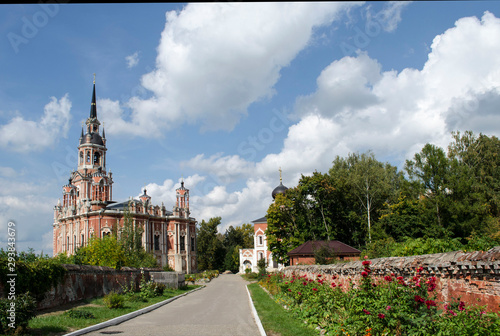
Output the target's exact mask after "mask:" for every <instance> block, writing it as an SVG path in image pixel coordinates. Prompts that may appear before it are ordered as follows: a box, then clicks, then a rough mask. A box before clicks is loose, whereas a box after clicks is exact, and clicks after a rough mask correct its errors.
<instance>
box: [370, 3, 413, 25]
mask: <svg viewBox="0 0 500 336" xmlns="http://www.w3.org/2000/svg"><path fill="white" fill-rule="evenodd" d="M410 3H411V1H389V2H387V3H386V4H385V5H384V8H383V9H382V10H381V11H379V12H378V13H376V14H375V15H373V17H372V14H371V12H370V10H369V8H370V7H368V10H367V19H368V21H369V22H370V21H376V22H378V23H379V24H381V25H382V29H383V30H385V31H386V32H393V31H395V30H396V28H397V27H398V24H399V23H400V22H401V12H402V11H403V9H404V8H405V7H406V6H408V5H409V4H410Z"/></svg>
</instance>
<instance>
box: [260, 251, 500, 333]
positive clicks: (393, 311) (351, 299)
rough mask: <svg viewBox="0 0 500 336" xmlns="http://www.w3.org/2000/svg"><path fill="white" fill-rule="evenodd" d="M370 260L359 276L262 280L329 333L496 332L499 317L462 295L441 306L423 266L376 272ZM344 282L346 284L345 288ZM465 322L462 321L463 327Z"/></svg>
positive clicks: (291, 308)
mask: <svg viewBox="0 0 500 336" xmlns="http://www.w3.org/2000/svg"><path fill="white" fill-rule="evenodd" d="M370 264H371V262H370V261H368V260H365V261H363V267H364V269H363V271H362V272H361V277H360V280H359V281H352V280H350V282H349V283H348V285H347V287H346V286H345V284H344V286H342V282H340V281H336V277H335V276H333V278H332V279H331V280H326V279H325V278H324V277H323V276H322V275H321V274H318V275H316V276H314V275H313V276H312V277H311V278H308V277H307V276H305V275H304V276H302V277H295V276H293V277H286V276H285V275H284V274H281V273H277V274H273V275H271V274H270V275H268V277H266V278H265V279H263V280H261V282H260V284H261V285H262V286H263V287H265V288H266V289H267V290H268V291H269V293H271V294H272V295H273V296H274V299H275V301H276V302H278V303H280V304H281V305H283V306H286V307H288V310H289V311H290V312H291V313H292V314H293V315H294V316H296V317H297V318H298V319H299V320H301V321H304V322H306V323H307V324H308V325H309V326H310V327H311V328H318V327H319V328H321V329H323V330H324V332H325V333H326V334H331V335H471V336H472V335H481V336H482V335H484V336H487V335H497V334H499V332H500V317H499V316H498V314H495V313H486V312H485V311H484V308H482V307H473V306H470V307H466V306H465V304H464V303H463V302H460V301H459V300H458V301H457V302H456V304H452V305H450V306H447V307H446V308H445V311H444V313H443V312H442V311H440V310H438V308H437V307H438V306H439V303H438V302H437V301H436V298H435V289H436V280H437V279H436V278H435V277H426V276H425V275H424V274H423V273H422V272H423V268H422V267H419V268H418V269H416V271H415V273H414V275H413V276H412V277H409V278H408V279H405V278H403V277H401V276H396V275H394V274H387V275H386V276H384V277H383V278H378V279H375V278H373V277H372V275H371V273H372V271H371V269H370ZM343 287H346V288H343ZM460 326H462V327H460Z"/></svg>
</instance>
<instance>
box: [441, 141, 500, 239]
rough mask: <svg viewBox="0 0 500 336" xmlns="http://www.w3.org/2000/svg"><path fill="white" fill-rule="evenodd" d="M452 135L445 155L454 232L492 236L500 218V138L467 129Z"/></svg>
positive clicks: (462, 234) (496, 230)
mask: <svg viewBox="0 0 500 336" xmlns="http://www.w3.org/2000/svg"><path fill="white" fill-rule="evenodd" d="M452 135H453V139H454V141H453V142H452V143H450V145H449V146H448V157H449V159H450V160H451V174H450V183H449V184H450V186H449V188H450V189H451V191H452V193H451V195H450V197H451V199H452V208H451V213H452V214H453V219H454V222H455V225H454V227H453V229H454V232H455V233H456V234H457V235H461V236H469V235H470V234H472V232H474V231H475V232H476V233H485V234H488V235H493V236H494V235H495V234H496V233H498V218H499V217H500V193H499V190H500V141H499V139H498V138H497V137H495V136H492V137H488V136H486V135H483V134H480V135H479V136H477V137H476V136H475V135H474V134H473V133H472V132H470V131H466V132H465V133H464V134H463V135H461V134H460V133H459V132H456V133H452ZM495 218H496V220H495Z"/></svg>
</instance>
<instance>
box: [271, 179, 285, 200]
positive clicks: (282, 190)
mask: <svg viewBox="0 0 500 336" xmlns="http://www.w3.org/2000/svg"><path fill="white" fill-rule="evenodd" d="M287 190H288V188H287V187H285V186H284V185H283V183H282V182H280V185H279V186H277V187H276V188H274V190H273V193H272V196H273V199H275V198H276V195H278V194H282V195H284V194H285V192H286V191H287Z"/></svg>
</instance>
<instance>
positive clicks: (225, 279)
mask: <svg viewBox="0 0 500 336" xmlns="http://www.w3.org/2000/svg"><path fill="white" fill-rule="evenodd" d="M246 285H247V282H246V281H245V280H243V279H242V278H241V276H239V275H236V274H224V275H220V276H219V277H218V278H216V279H213V280H212V281H211V282H210V283H208V284H207V287H206V288H203V289H201V290H199V291H196V292H194V293H190V294H188V295H186V296H183V297H181V298H179V299H177V300H175V301H173V302H170V303H168V304H166V305H164V306H162V307H160V308H158V309H155V310H153V311H151V312H149V313H146V314H143V315H140V316H138V317H136V318H133V319H131V320H129V321H126V322H123V323H121V324H119V325H116V326H111V327H107V328H104V329H101V330H98V331H94V332H91V333H88V334H86V335H95V336H97V335H99V336H102V335H120V336H121V335H131V336H132V335H134V336H142V335H144V336H146V335H151V336H153V335H155V336H156V335H169V336H170V335H182V336H188V335H193V336H210V335H214V336H215V335H217V336H222V335H227V336H259V335H260V333H259V330H258V328H257V324H256V323H255V320H254V318H253V316H252V312H251V307H250V303H249V298H248V294H247V291H246V288H245V286H246Z"/></svg>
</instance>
